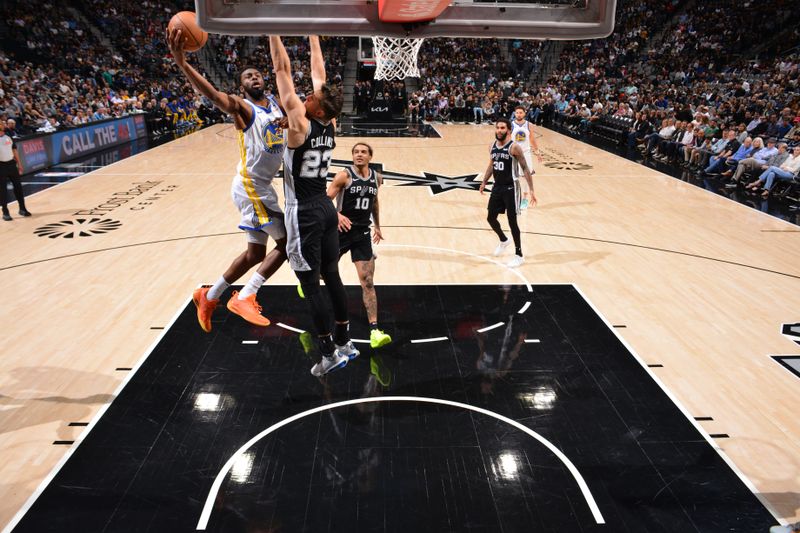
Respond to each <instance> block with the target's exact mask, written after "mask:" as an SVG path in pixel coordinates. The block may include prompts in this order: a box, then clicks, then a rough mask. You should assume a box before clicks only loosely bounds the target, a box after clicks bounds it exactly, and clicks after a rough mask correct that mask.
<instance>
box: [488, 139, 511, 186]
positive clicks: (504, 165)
mask: <svg viewBox="0 0 800 533" xmlns="http://www.w3.org/2000/svg"><path fill="white" fill-rule="evenodd" d="M513 143H514V141H508V142H507V143H506V144H504V145H503V146H497V143H496V142H494V143H492V151H491V154H492V174H493V177H494V185H495V187H493V188H492V190H494V189H495V188H497V187H502V186H506V185H513V184H514V181H515V180H516V179H517V177H516V176H515V175H514V173H513V172H512V170H513V166H512V165H513V164H514V156H512V155H511V145H512V144H513Z"/></svg>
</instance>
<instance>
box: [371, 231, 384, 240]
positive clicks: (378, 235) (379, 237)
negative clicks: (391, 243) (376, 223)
mask: <svg viewBox="0 0 800 533" xmlns="http://www.w3.org/2000/svg"><path fill="white" fill-rule="evenodd" d="M382 240H383V233H381V229H380V228H375V231H374V232H373V233H372V242H373V243H374V244H380V242H381V241H382Z"/></svg>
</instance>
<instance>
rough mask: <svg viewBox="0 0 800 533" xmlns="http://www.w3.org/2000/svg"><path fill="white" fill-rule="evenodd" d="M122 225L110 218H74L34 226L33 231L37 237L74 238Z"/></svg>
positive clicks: (103, 231)
mask: <svg viewBox="0 0 800 533" xmlns="http://www.w3.org/2000/svg"><path fill="white" fill-rule="evenodd" d="M120 226H122V222H120V221H118V220H111V219H110V218H76V219H74V220H62V221H61V222H54V223H52V224H45V225H44V226H41V227H38V228H36V229H35V230H34V231H33V233H35V234H36V235H38V236H39V237H49V238H51V239H58V238H59V237H61V238H64V239H74V238H75V237H91V236H92V235H99V234H101V233H108V232H109V231H114V230H115V229H119V228H120Z"/></svg>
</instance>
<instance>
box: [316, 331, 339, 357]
mask: <svg viewBox="0 0 800 533" xmlns="http://www.w3.org/2000/svg"><path fill="white" fill-rule="evenodd" d="M317 340H318V341H319V351H320V352H322V356H323V357H330V356H332V355H333V352H335V351H336V346H334V344H333V337H331V334H330V333H328V334H326V335H320V336H319V337H318V339H317Z"/></svg>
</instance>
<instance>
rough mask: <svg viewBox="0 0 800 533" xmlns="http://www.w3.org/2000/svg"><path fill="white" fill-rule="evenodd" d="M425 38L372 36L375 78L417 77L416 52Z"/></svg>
mask: <svg viewBox="0 0 800 533" xmlns="http://www.w3.org/2000/svg"><path fill="white" fill-rule="evenodd" d="M424 40H425V39H404V38H398V37H373V38H372V43H373V53H374V55H375V66H376V69H375V79H376V80H402V79H404V78H409V77H410V78H419V68H417V54H419V47H420V46H422V41H424Z"/></svg>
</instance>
